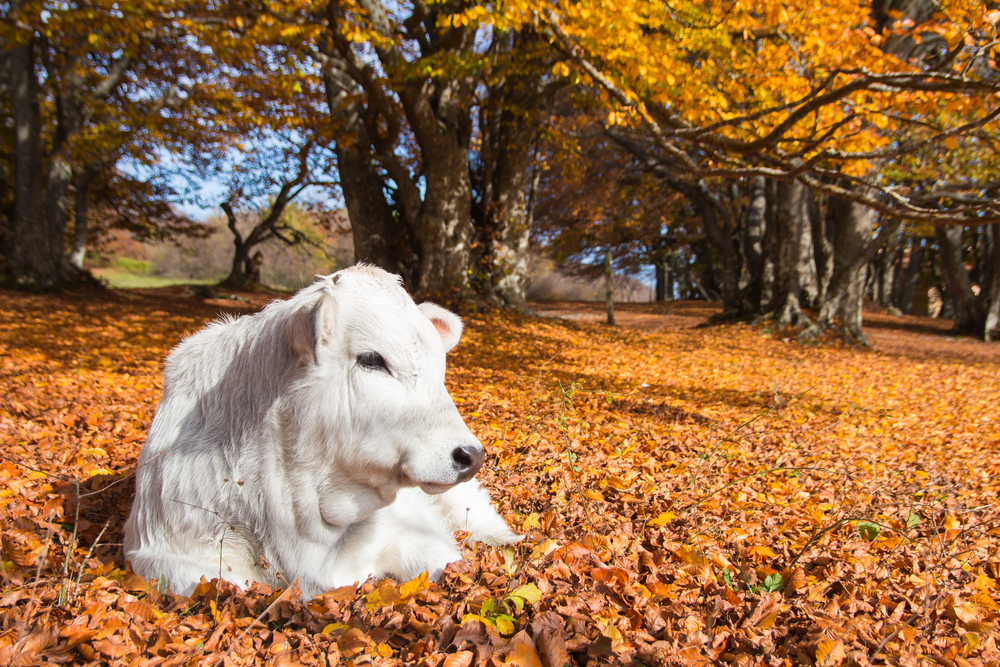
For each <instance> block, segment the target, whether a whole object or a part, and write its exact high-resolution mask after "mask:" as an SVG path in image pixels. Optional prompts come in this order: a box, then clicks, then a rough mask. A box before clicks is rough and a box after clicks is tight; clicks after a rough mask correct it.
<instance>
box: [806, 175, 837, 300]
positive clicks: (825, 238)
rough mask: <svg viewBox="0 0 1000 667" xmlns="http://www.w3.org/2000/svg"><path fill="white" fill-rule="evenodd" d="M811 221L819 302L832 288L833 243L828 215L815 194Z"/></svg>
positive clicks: (810, 216)
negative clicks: (828, 227) (828, 225)
mask: <svg viewBox="0 0 1000 667" xmlns="http://www.w3.org/2000/svg"><path fill="white" fill-rule="evenodd" d="M809 222H810V223H811V224H812V238H813V251H814V253H815V256H814V260H813V261H815V263H816V283H817V293H818V301H819V303H823V300H824V299H825V298H826V291H827V290H828V289H830V279H831V278H832V277H833V244H832V243H831V241H830V239H831V235H830V231H831V230H829V229H827V215H826V212H825V211H823V210H821V208H820V205H819V198H818V197H816V196H815V193H813V196H812V198H811V201H810V211H809Z"/></svg>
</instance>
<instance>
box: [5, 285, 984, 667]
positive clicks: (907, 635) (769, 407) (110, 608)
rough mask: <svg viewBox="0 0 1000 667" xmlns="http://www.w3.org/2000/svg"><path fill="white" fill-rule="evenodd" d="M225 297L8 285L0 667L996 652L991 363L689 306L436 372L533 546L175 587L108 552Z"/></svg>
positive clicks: (497, 340) (944, 658) (479, 324)
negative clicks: (380, 570)
mask: <svg viewBox="0 0 1000 667" xmlns="http://www.w3.org/2000/svg"><path fill="white" fill-rule="evenodd" d="M221 305H222V303H221V302H213V304H211V305H206V304H202V303H194V302H192V301H190V300H185V299H182V298H180V297H179V296H177V292H173V293H170V292H167V291H158V292H144V293H140V292H133V293H129V294H125V293H118V294H117V296H115V297H113V298H111V299H106V298H100V299H85V298H68V297H67V298H53V297H39V296H27V295H22V294H14V293H10V292H2V293H0V324H2V326H0V378H2V380H0V447H2V449H0V455H2V456H3V460H2V461H0V479H2V481H3V485H2V488H0V520H2V527H0V528H2V537H3V540H2V550H3V551H2V554H3V556H2V560H3V562H2V570H0V576H2V590H0V624H2V625H0V663H2V664H24V665H27V664H35V663H40V662H43V661H46V660H48V661H58V662H79V663H82V662H87V661H94V660H98V661H101V662H102V663H110V664H121V665H125V664H146V663H149V664H159V663H160V662H163V663H164V664H171V665H175V664H182V663H184V664H194V663H195V662H197V661H199V660H205V661H204V662H203V663H202V664H222V661H223V660H225V663H226V664H231V665H236V664H250V663H252V662H253V661H255V660H264V661H268V662H273V663H275V664H282V663H296V662H300V663H303V664H310V665H313V664H324V665H336V664H356V665H360V664H364V663H366V662H374V663H377V664H385V665H396V664H421V665H433V666H434V667H440V666H441V665H448V666H459V665H462V666H464V665H472V664H494V665H497V664H501V663H509V664H515V665H547V666H549V667H555V666H556V665H563V664H586V663H588V662H593V664H600V663H605V662H612V663H629V662H630V661H634V662H636V663H642V664H647V665H650V664H664V663H675V664H676V663H682V662H683V663H698V664H709V663H711V664H716V665H720V664H723V663H725V664H731V665H741V666H742V665H751V664H768V665H776V664H785V665H790V664H798V663H804V664H809V665H813V664H816V665H847V664H858V665H865V664H869V663H885V662H894V663H895V662H900V663H902V664H917V662H918V661H920V660H924V661H934V662H936V663H939V664H942V665H947V666H951V665H962V666H965V665H982V666H985V665H995V664H997V661H998V660H1000V654H998V651H997V647H996V643H995V642H996V638H995V628H996V622H997V618H998V614H1000V605H998V601H1000V590H998V589H997V578H998V577H1000V562H998V558H997V554H998V553H1000V528H998V525H997V518H998V509H1000V506H998V501H997V497H998V491H1000V488H998V487H1000V482H998V480H1000V470H998V468H1000V463H998V460H1000V459H998V457H997V450H998V448H1000V435H998V429H997V424H998V423H1000V403H998V401H997V397H998V396H1000V372H998V370H1000V359H998V358H997V355H996V354H995V353H993V354H992V355H986V354H983V355H981V356H980V357H979V358H978V360H976V361H969V362H965V361H962V360H961V359H956V358H954V357H951V358H944V359H940V360H935V359H933V358H929V357H928V356H927V355H916V354H915V355H908V353H906V347H905V346H903V345H900V344H898V342H899V340H900V339H901V338H906V340H908V341H909V343H908V344H909V345H910V346H911V347H912V346H917V347H919V346H923V347H925V348H926V347H927V346H928V345H930V344H934V341H933V340H932V339H929V338H927V337H926V336H924V337H921V336H922V334H920V335H918V334H912V333H910V334H908V333H906V332H905V331H904V330H902V329H900V328H898V327H897V329H895V330H893V331H892V332H891V334H892V336H894V337H895V340H896V341H897V345H896V348H894V349H898V350H899V351H900V352H899V353H894V354H890V353H882V352H879V351H878V350H877V349H876V351H870V350H859V349H855V348H848V347H843V346H841V345H839V344H837V343H836V342H827V343H825V344H823V345H819V346H803V345H799V344H796V343H792V342H783V341H782V339H781V338H780V333H779V334H778V335H775V336H774V337H771V336H764V335H761V333H760V332H759V331H757V330H754V329H752V328H749V327H747V326H742V325H740V326H732V327H727V328H713V329H695V328H692V327H691V326H690V325H691V324H692V323H693V322H696V321H697V319H696V316H700V315H703V314H705V313H704V312H698V309H699V308H702V310H704V308H703V307H700V306H693V305H691V304H686V305H685V304H680V305H676V306H673V305H667V306H643V307H641V308H640V307H636V310H637V311H639V312H637V313H635V314H634V319H635V321H636V322H637V323H638V324H639V325H640V327H641V328H627V327H626V328H619V329H609V328H607V327H604V326H601V325H598V324H591V323H587V322H586V321H581V322H579V323H567V322H563V321H558V320H551V319H540V318H532V317H527V316H522V315H516V314H511V313H502V312H501V313H492V314H490V315H473V316H470V317H469V318H468V319H467V324H468V330H467V334H466V338H465V339H464V340H463V342H462V343H461V345H460V346H459V347H458V348H457V351H456V354H454V355H453V357H452V359H451V367H450V374H449V386H450V389H451V391H452V395H453V396H455V398H456V402H457V404H458V406H459V409H460V411H461V412H462V413H463V415H465V417H466V419H467V420H468V422H469V425H470V427H471V428H472V429H473V431H474V432H476V433H477V434H478V435H479V437H480V438H481V439H482V440H483V442H484V444H485V445H486V447H487V451H488V453H489V460H488V461H487V464H486V465H485V466H484V468H483V471H482V472H481V473H480V477H481V478H483V480H484V482H485V483H486V485H487V487H488V488H490V489H491V491H492V493H493V496H494V498H495V499H496V500H497V503H498V506H499V508H500V511H501V513H502V514H504V515H505V516H506V518H507V519H508V521H509V522H510V523H511V524H512V525H513V526H515V528H517V529H518V530H521V531H523V532H525V533H527V535H528V538H527V539H526V540H525V542H524V543H522V544H520V545H517V546H515V547H507V548H504V549H497V548H494V547H489V546H486V545H482V544H477V545H473V546H471V547H469V548H467V549H466V552H465V559H466V562H463V563H457V564H454V565H452V566H451V567H449V569H448V570H447V571H446V575H445V576H444V577H443V579H442V581H440V582H439V583H437V584H432V583H431V582H428V581H426V579H420V578H418V579H416V580H414V581H412V582H405V583H402V582H392V581H389V580H386V581H383V582H365V583H363V584H362V585H361V586H360V587H357V588H356V587H354V586H349V587H345V588H341V589H336V590H332V591H329V592H327V593H326V594H324V595H322V596H320V597H318V598H316V599H314V600H301V599H300V598H299V597H297V595H296V593H295V591H294V590H291V591H286V592H279V591H271V590H269V589H268V588H266V587H265V586H262V585H255V586H254V587H253V588H251V589H250V590H248V591H246V592H240V591H238V590H236V589H234V588H233V587H231V586H229V585H228V584H224V583H217V582H205V583H204V584H203V585H202V586H200V587H199V588H198V589H197V590H196V591H195V593H194V594H193V595H192V596H191V597H190V598H185V597H177V596H173V595H171V594H170V593H169V592H165V591H162V590H160V586H159V585H158V583H157V582H147V581H145V580H143V579H141V578H140V577H138V576H136V575H135V574H133V573H131V572H130V571H129V570H128V569H127V568H126V564H125V563H124V562H122V560H121V550H120V547H119V546H118V544H117V543H118V542H119V541H120V532H121V525H122V522H123V520H124V517H125V515H126V512H127V511H128V507H129V505H130V503H131V493H132V487H131V480H130V475H131V473H132V471H133V470H134V466H135V461H136V458H137V456H138V452H139V449H140V447H141V444H142V441H143V438H144V435H145V432H146V431H147V429H148V427H149V423H150V420H151V418H152V416H153V412H154V410H155V406H156V402H157V400H158V398H159V393H160V388H161V384H160V365H161V362H162V359H163V357H164V355H165V354H166V353H167V352H168V351H169V349H170V348H171V347H172V346H173V345H175V344H176V343H177V342H178V341H179V340H180V338H181V337H182V336H183V335H185V334H186V333H189V332H192V331H194V330H196V329H198V328H199V327H201V326H202V325H203V324H204V323H205V322H206V321H207V320H209V319H210V318H211V317H213V316H214V315H215V313H216V312H217V311H218V310H219V308H220V307H221ZM253 305H254V306H255V307H256V306H259V305H261V304H260V299H259V298H258V299H257V302H256V303H254V304H253ZM248 308H249V306H248ZM625 311H626V312H624V313H623V318H624V319H625V320H626V321H628V320H629V319H632V317H633V314H631V313H629V312H628V309H625ZM887 326H888V325H887ZM886 331H887V332H888V329H886ZM879 335H881V334H880V333H876V334H875V335H873V338H874V339H875V343H876V346H877V345H878V344H879ZM886 335H887V336H888V335H889V334H888V333H886ZM929 340H930V343H928V341H929ZM939 345H940V346H942V347H944V346H947V345H949V343H947V342H943V341H942V342H940V343H939ZM983 349H986V348H985V347H984V348H983Z"/></svg>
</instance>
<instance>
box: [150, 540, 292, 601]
mask: <svg viewBox="0 0 1000 667" xmlns="http://www.w3.org/2000/svg"><path fill="white" fill-rule="evenodd" d="M130 562H131V563H132V568H133V569H134V570H135V571H136V572H137V573H138V574H140V575H142V576H146V575H147V574H148V573H157V574H158V575H159V576H161V577H162V580H163V581H164V582H165V584H166V585H167V586H168V587H169V588H170V590H172V591H173V592H174V594H175V595H190V594H191V593H192V592H193V591H194V589H195V587H196V586H197V585H198V583H199V582H200V581H201V579H202V577H204V578H205V579H206V580H211V579H218V578H220V577H221V578H222V579H225V580H226V581H229V582H231V583H234V584H236V585H237V586H239V587H240V588H247V587H248V586H249V585H250V584H251V583H252V582H254V581H262V582H266V583H269V584H272V585H274V584H278V582H275V581H274V579H275V577H274V575H273V574H272V573H270V572H268V571H266V570H263V569H261V568H259V567H257V566H256V565H255V564H254V563H253V562H250V561H247V560H246V559H245V558H242V557H240V556H239V554H233V553H223V554H222V556H221V557H220V555H219V552H215V553H214V554H210V553H208V552H207V551H206V552H204V553H201V554H196V555H194V554H185V555H178V554H172V553H156V554H150V553H149V552H148V551H145V550H143V551H139V552H136V553H134V554H132V556H131V558H130ZM152 576H157V575H156V574H154V575H152Z"/></svg>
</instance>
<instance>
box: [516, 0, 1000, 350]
mask: <svg viewBox="0 0 1000 667" xmlns="http://www.w3.org/2000/svg"><path fill="white" fill-rule="evenodd" d="M918 5H919V3H910V4H909V5H906V6H905V7H890V8H889V11H888V12H887V13H886V12H883V13H882V14H879V12H878V11H876V13H875V16H874V17H873V15H872V12H871V9H870V7H869V6H867V5H866V4H864V3H855V4H851V3H848V5H844V4H843V3H841V4H839V5H837V6H817V5H815V4H814V3H806V2H801V3H800V2H791V3H789V2H783V3H780V4H773V5H768V4H766V3H765V4H762V5H753V6H751V5H742V4H732V3H722V4H718V3H703V2H699V1H695V2H678V3H658V2H650V1H647V0H630V1H628V2H621V3H616V4H615V5H614V7H612V6H611V5H609V4H604V3H596V4H582V3H571V2H565V3H564V2H559V3H531V2H523V3H512V4H511V5H509V6H507V10H508V11H509V12H514V11H521V12H522V16H523V20H525V21H529V20H533V21H535V22H537V23H538V24H539V25H540V26H541V29H542V30H543V32H545V33H546V34H547V35H548V36H549V37H550V39H551V42H552V43H553V45H554V46H555V47H556V48H557V49H558V50H559V51H560V53H561V54H562V56H563V60H562V61H561V62H560V63H558V64H557V65H556V66H555V70H554V71H555V72H556V73H559V74H561V75H563V76H565V77H567V78H569V79H570V80H573V81H578V82H579V83H580V84H581V85H582V86H584V87H585V88H586V89H588V90H590V91H592V94H593V98H594V100H595V102H599V103H601V104H603V106H604V109H605V111H606V114H607V116H606V120H605V122H604V125H605V131H606V132H607V134H608V136H610V137H612V138H614V139H615V140H616V141H618V142H619V143H620V144H621V145H622V146H623V147H626V148H627V149H628V150H629V151H630V152H632V154H633V155H634V156H635V157H636V159H637V160H639V161H640V162H641V163H642V164H643V165H644V168H645V169H646V170H647V171H648V172H649V173H652V174H656V175H657V176H658V177H659V178H660V179H661V180H662V182H663V184H664V185H665V186H666V187H670V188H673V189H675V190H677V191H678V192H681V193H683V194H684V195H685V196H687V197H688V198H689V199H690V200H691V202H692V204H693V205H695V207H696V208H697V209H698V210H699V213H701V214H702V224H703V227H704V230H705V233H706V238H707V240H708V242H709V244H710V245H711V247H712V252H713V254H714V255H715V262H716V264H717V266H718V267H719V270H720V289H721V291H722V297H723V301H724V303H725V307H726V315H727V316H728V317H741V318H752V319H754V318H755V319H765V318H771V319H775V320H777V322H778V323H780V324H794V325H798V326H802V327H805V328H806V329H807V330H808V331H809V332H810V333H814V332H817V331H819V330H822V329H824V328H829V327H831V326H839V327H840V328H841V329H842V330H843V331H844V333H845V334H846V335H849V336H852V337H855V338H858V339H859V340H862V341H864V334H863V331H862V329H861V320H860V295H861V288H862V287H863V276H862V275H861V274H862V270H863V269H864V268H865V267H866V265H867V264H868V263H869V262H870V261H871V259H872V258H873V257H874V255H875V254H876V253H877V252H878V249H879V247H880V245H881V242H883V241H885V240H887V239H888V238H890V237H891V236H892V235H893V233H894V230H895V228H897V227H898V225H899V224H900V221H901V220H902V219H908V220H914V221H922V222H927V223H931V224H936V225H949V224H957V225H968V224H974V225H980V224H985V223H991V222H994V221H996V220H998V219H1000V206H998V202H997V200H996V199H995V191H994V190H992V189H991V188H990V187H989V186H988V183H986V182H985V181H983V180H981V179H978V178H968V177H965V178H962V179H955V180H943V179H941V178H940V177H941V175H942V173H941V172H939V173H938V174H937V176H938V178H936V179H933V180H930V181H926V182H914V181H913V180H910V181H909V182H907V180H906V179H905V178H901V176H903V175H904V174H905V173H906V172H907V171H908V168H909V167H911V166H912V165H908V164H907V157H908V156H910V155H912V154H914V153H917V152H921V151H927V150H930V149H934V148H940V149H948V150H954V149H955V148H956V147H958V146H959V144H960V142H961V141H965V140H968V141H973V142H979V143H980V145H983V144H984V143H985V142H987V141H988V142H989V144H986V145H988V146H992V139H990V137H992V136H993V132H995V129H996V128H995V121H996V118H997V115H998V114H1000V107H997V105H996V102H995V97H994V93H995V92H996V91H997V89H998V78H997V77H996V76H995V75H994V71H993V69H992V65H991V64H990V60H989V58H990V56H989V53H990V49H991V48H992V47H991V46H990V45H991V44H993V40H994V39H995V37H996V34H995V33H996V23H997V19H998V18H1000V15H997V14H996V12H993V13H990V12H988V11H983V10H982V8H979V7H974V6H968V5H965V4H963V3H942V4H940V5H936V8H937V11H934V12H930V13H928V12H923V11H922V10H921V7H920V6H918ZM918 10H920V11H918ZM906 13H909V15H907V14H906ZM925 35H932V36H933V39H931V38H926V39H925V38H924V37H925ZM917 43H921V44H924V45H925V46H924V47H923V48H910V47H912V46H913V45H914V44H917ZM918 46H919V44H918ZM931 47H933V48H931ZM991 150H992V149H991ZM994 161H995V160H990V159H987V160H986V162H987V163H992V162H994ZM893 169H894V170H895V172H896V173H891V175H890V178H884V177H883V174H886V173H887V170H889V171H890V172H891V170H893ZM732 181H735V182H736V183H737V184H738V186H739V188H740V190H741V191H742V192H744V193H751V194H750V196H749V199H748V200H747V203H746V205H745V206H742V207H739V208H738V209H736V210H735V211H734V209H732V208H731V207H727V205H726V202H725V199H726V197H725V195H724V194H723V193H725V192H726V191H727V189H728V186H727V185H726V184H725V183H726V182H732ZM772 184H773V185H772ZM734 212H735V213H738V215H734V214H733V213H734ZM762 214H763V215H762ZM761 222H763V223H764V224H763V225H762V224H761ZM768 229H771V230H773V237H772V238H773V241H774V243H773V245H772V246H771V248H770V255H769V256H768V257H764V258H763V261H764V264H765V265H767V264H768V263H769V264H770V265H771V266H772V271H773V276H774V279H773V283H772V285H770V289H769V290H768V289H762V286H761V285H759V284H755V283H756V281H757V280H758V279H763V275H764V273H761V272H759V271H747V273H749V274H750V276H749V278H748V277H747V276H746V274H744V271H745V270H746V268H747V267H748V266H749V265H756V266H760V262H761V255H760V253H758V251H757V244H758V243H759V241H760V240H762V239H763V238H764V237H765V236H767V235H768V234H769V232H768V231H767V230H768ZM761 250H763V248H761ZM804 276H805V277H806V278H805V279H804V278H803V277H804ZM812 283H815V285H813V284H812ZM758 296H760V297H761V298H758ZM996 298H1000V295H997V297H996ZM807 302H808V305H812V306H813V307H815V308H816V309H817V310H818V311H819V314H818V321H817V322H813V321H812V319H811V318H809V317H808V316H807V315H806V313H805V312H804V311H803V307H804V306H805V305H807ZM979 334H980V335H982V331H980V332H979Z"/></svg>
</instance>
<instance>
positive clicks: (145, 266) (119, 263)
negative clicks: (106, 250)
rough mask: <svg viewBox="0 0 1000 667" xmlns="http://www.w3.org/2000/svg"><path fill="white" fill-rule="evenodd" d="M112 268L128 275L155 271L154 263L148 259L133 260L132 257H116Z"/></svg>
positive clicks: (113, 259) (112, 261)
mask: <svg viewBox="0 0 1000 667" xmlns="http://www.w3.org/2000/svg"><path fill="white" fill-rule="evenodd" d="M111 266H112V267H113V268H116V269H121V270H122V271H125V272H126V273H136V274H147V273H149V272H150V271H151V270H152V269H153V263H152V262H151V261H149V260H148V259H132V258H131V257H114V258H112V260H111Z"/></svg>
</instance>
